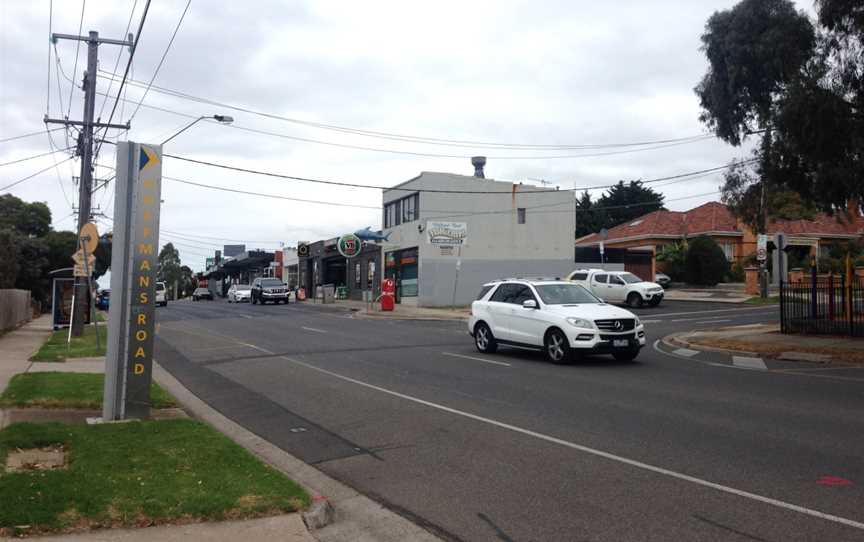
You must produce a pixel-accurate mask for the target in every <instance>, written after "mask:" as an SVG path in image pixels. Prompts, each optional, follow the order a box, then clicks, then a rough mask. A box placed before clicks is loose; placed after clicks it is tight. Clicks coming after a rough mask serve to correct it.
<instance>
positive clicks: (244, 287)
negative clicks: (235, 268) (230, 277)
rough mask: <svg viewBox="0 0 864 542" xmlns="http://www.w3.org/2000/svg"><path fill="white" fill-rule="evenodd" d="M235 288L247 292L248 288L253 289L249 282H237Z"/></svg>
mask: <svg viewBox="0 0 864 542" xmlns="http://www.w3.org/2000/svg"><path fill="white" fill-rule="evenodd" d="M234 289H235V290H237V291H239V292H245V291H247V290H251V289H252V287H251V286H249V285H248V284H235V285H234Z"/></svg>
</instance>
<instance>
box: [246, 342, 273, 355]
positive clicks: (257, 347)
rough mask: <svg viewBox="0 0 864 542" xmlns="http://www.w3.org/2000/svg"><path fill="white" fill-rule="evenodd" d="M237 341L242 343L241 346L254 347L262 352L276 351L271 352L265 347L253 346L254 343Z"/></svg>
mask: <svg viewBox="0 0 864 542" xmlns="http://www.w3.org/2000/svg"><path fill="white" fill-rule="evenodd" d="M237 343H238V344H242V345H243V346H248V347H249V348H254V349H255V350H257V351H259V352H264V353H265V354H275V353H276V352H271V351H269V350H267V349H266V348H261V347H260V346H255V345H254V344H249V343H241V342H239V341H238V342H237Z"/></svg>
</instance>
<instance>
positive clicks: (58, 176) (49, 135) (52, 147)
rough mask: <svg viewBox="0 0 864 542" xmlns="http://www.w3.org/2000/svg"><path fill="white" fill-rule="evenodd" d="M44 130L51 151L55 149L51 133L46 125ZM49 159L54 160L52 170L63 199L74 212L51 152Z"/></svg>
mask: <svg viewBox="0 0 864 542" xmlns="http://www.w3.org/2000/svg"><path fill="white" fill-rule="evenodd" d="M45 132H46V135H47V136H48V146H49V147H50V148H51V150H52V151H53V150H55V146H54V138H53V137H51V133H50V132H49V131H48V126H45ZM51 161H52V162H54V172H55V173H56V174H57V184H58V185H60V191H61V192H62V193H63V199H65V200H66V203H67V204H69V208H70V209H72V210H73V211H72V212H73V213H74V212H75V211H74V209H75V206H74V205H72V200H70V199H69V196H68V195H67V194H66V188H65V187H64V186H63V179H62V178H61V177H60V168H59V167H58V164H57V159H56V158H55V157H54V155H53V154H52V155H51Z"/></svg>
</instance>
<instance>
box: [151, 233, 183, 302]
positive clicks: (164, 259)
mask: <svg viewBox="0 0 864 542" xmlns="http://www.w3.org/2000/svg"><path fill="white" fill-rule="evenodd" d="M157 277H158V279H159V280H160V281H164V282H165V285H166V286H167V288H168V291H167V295H168V296H169V297H170V296H173V295H174V285H175V284H176V285H178V288H179V285H180V281H181V280H182V279H183V271H182V270H181V264H180V252H179V251H178V250H177V249H176V248H174V245H173V244H172V243H166V244H165V245H164V246H163V247H162V250H160V251H159V270H158V272H157ZM172 299H173V298H172Z"/></svg>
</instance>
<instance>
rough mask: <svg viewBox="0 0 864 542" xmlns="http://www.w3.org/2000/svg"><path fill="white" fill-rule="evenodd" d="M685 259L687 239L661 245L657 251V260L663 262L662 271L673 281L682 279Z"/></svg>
mask: <svg viewBox="0 0 864 542" xmlns="http://www.w3.org/2000/svg"><path fill="white" fill-rule="evenodd" d="M686 260H687V241H681V242H679V243H671V244H668V245H663V246H662V247H660V250H659V251H658V252H657V261H658V262H663V272H664V273H666V274H667V275H669V278H671V279H672V280H674V281H681V280H684V267H685V263H686Z"/></svg>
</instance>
